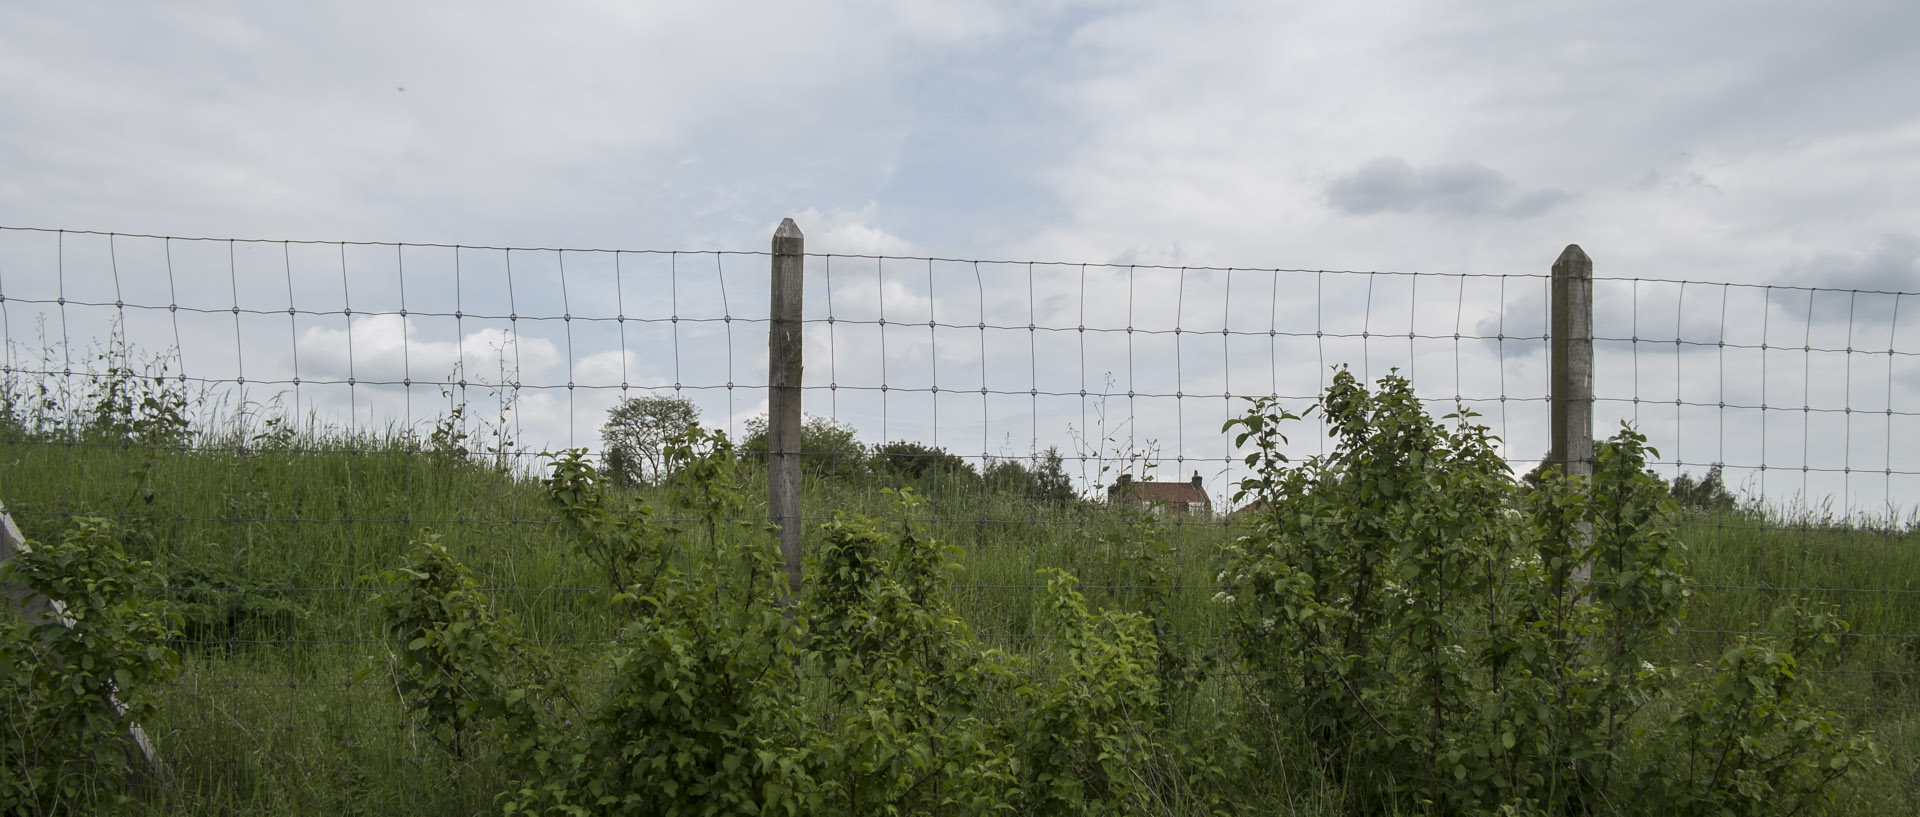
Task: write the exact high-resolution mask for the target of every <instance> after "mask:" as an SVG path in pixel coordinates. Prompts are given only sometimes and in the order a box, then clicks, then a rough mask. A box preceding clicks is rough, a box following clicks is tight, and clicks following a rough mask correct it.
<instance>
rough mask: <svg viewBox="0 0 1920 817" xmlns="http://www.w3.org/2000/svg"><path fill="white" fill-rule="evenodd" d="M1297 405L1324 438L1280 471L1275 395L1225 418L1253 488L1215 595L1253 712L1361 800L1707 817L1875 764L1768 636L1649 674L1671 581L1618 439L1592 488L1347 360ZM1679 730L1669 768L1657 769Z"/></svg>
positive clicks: (1667, 538)
mask: <svg viewBox="0 0 1920 817" xmlns="http://www.w3.org/2000/svg"><path fill="white" fill-rule="evenodd" d="M1315 409H1317V410H1320V411H1323V412H1324V414H1325V417H1326V420H1327V422H1328V424H1329V427H1330V433H1331V434H1332V435H1333V436H1334V437H1335V438H1336V442H1335V445H1334V447H1333V450H1332V452H1331V453H1329V454H1327V455H1326V456H1325V457H1315V458H1312V459H1309V460H1308V461H1306V462H1305V463H1302V464H1301V465H1300V466H1298V467H1287V460H1286V457H1285V456H1284V455H1283V454H1282V453H1281V451H1280V446H1281V445H1283V444H1284V443H1285V441H1286V440H1285V437H1284V436H1282V435H1281V433H1280V425H1281V423H1282V422H1284V421H1286V420H1290V419H1297V418H1296V417H1295V416H1294V415H1291V414H1288V413H1286V412H1284V411H1282V410H1280V409H1279V408H1278V407H1277V406H1275V405H1274V404H1273V402H1272V401H1269V400H1262V401H1258V402H1257V403H1256V405H1255V406H1254V409H1253V410H1252V411H1250V412H1249V413H1248V415H1247V416H1246V417H1244V418H1241V419H1238V420H1234V421H1232V422H1230V423H1229V424H1228V428H1235V427H1238V428H1240V429H1241V432H1240V433H1239V435H1238V436H1237V438H1236V439H1237V442H1238V443H1239V444H1241V445H1249V444H1250V445H1251V447H1252V449H1253V450H1252V453H1250V454H1249V455H1248V456H1247V463H1248V465H1250V466H1252V467H1253V468H1254V469H1255V474H1254V476H1252V477H1249V478H1248V479H1247V480H1245V481H1243V482H1242V484H1241V488H1240V497H1238V498H1239V499H1247V498H1254V499H1258V500H1261V501H1263V502H1264V503H1265V505H1264V508H1263V510H1262V511H1261V512H1260V514H1259V516H1258V518H1257V520H1256V521H1255V523H1254V526H1253V529H1252V532H1251V533H1249V534H1248V535H1246V536H1244V537H1241V538H1240V539H1239V540H1238V541H1237V542H1236V543H1235V544H1234V545H1233V547H1232V549H1231V552H1230V557H1229V563H1228V567H1227V569H1226V570H1225V571H1224V572H1223V573H1222V574H1221V576H1220V579H1221V583H1222V590H1221V592H1220V595H1219V596H1217V598H1218V599H1219V600H1220V601H1221V602H1223V603H1224V604H1226V605H1228V607H1229V608H1230V609H1231V611H1232V614H1233V616H1234V619H1235V622H1236V625H1235V627H1236V638H1235V646H1236V652H1237V655H1238V657H1239V659H1240V660H1241V661H1242V662H1244V663H1245V665H1246V667H1247V669H1248V670H1249V671H1250V672H1251V673H1252V675H1253V677H1254V678H1255V679H1256V684H1257V686H1256V689H1257V690H1258V691H1259V692H1260V694H1261V695H1262V696H1263V697H1264V699H1265V700H1264V704H1265V706H1266V707H1267V708H1269V709H1270V710H1271V711H1274V712H1276V713H1279V714H1280V715H1281V716H1282V717H1283V719H1284V720H1285V721H1286V722H1287V723H1290V724H1294V725H1296V726H1297V728H1298V730H1299V731H1300V732H1302V733H1304V734H1303V738H1304V739H1305V740H1306V741H1307V743H1308V745H1310V746H1313V747H1315V751H1316V752H1317V753H1318V756H1319V758H1320V762H1321V763H1322V764H1323V765H1324V766H1325V767H1326V768H1327V770H1328V773H1329V774H1330V775H1332V776H1333V777H1334V778H1335V779H1337V780H1345V781H1348V782H1350V783H1353V784H1357V785H1354V786H1352V787H1351V790H1354V791H1361V792H1378V793H1379V796H1380V798H1381V799H1380V802H1376V803H1373V804H1372V805H1368V806H1365V807H1367V808H1419V809H1422V810H1431V811H1434V812H1437V813H1443V814H1476V813H1482V812H1486V811H1491V810H1494V809H1496V808H1503V807H1504V808H1507V809H1511V810H1518V811H1522V812H1529V813H1544V814H1570V813H1596V812H1609V813H1611V812H1614V811H1615V810H1619V811H1620V812H1621V813H1640V811H1641V810H1643V809H1651V810H1654V811H1680V812H1690V810H1694V809H1699V810H1702V813H1705V812H1708V811H1712V810H1713V809H1715V808H1718V807H1719V806H1720V805H1726V804H1731V803H1739V804H1741V807H1742V808H1748V809H1751V808H1753V807H1754V806H1755V805H1756V804H1757V802H1758V800H1759V799H1760V798H1758V797H1756V796H1755V793H1756V792H1762V791H1764V792H1765V794H1766V795H1767V797H1768V798H1777V799H1773V800H1770V802H1775V803H1777V802H1791V803H1793V804H1796V806H1798V805H1800V804H1807V803H1814V802H1818V801H1819V800H1820V795H1821V792H1822V788H1823V787H1824V786H1825V785H1826V784H1828V783H1830V782H1831V781H1832V780H1834V779H1837V778H1839V777H1842V776H1844V775H1846V774H1848V773H1850V772H1851V771H1853V770H1854V769H1857V768H1858V767H1859V766H1860V765H1861V764H1862V763H1863V762H1866V761H1869V760H1870V759H1871V757H1872V754H1871V748H1870V747H1871V744H1870V743H1869V742H1867V741H1865V740H1864V739H1851V738H1848V739H1842V738H1840V737H1838V733H1837V731H1836V730H1835V727H1833V725H1832V721H1831V715H1830V713H1822V712H1820V711H1818V710H1817V708H1815V707H1813V706H1812V704H1811V700H1812V689H1811V686H1810V685H1811V681H1810V680H1809V676H1806V675H1804V674H1798V675H1796V674H1793V673H1791V672H1790V671H1788V670H1790V669H1791V668H1792V667H1793V666H1795V665H1796V663H1797V662H1796V660H1795V659H1794V658H1793V657H1792V655H1791V654H1790V653H1789V652H1788V651H1787V650H1786V649H1781V648H1779V647H1778V646H1775V645H1771V644H1770V643H1768V644H1760V643H1755V644H1749V645H1746V646H1744V647H1740V648H1736V650H1735V651H1732V652H1730V653H1729V654H1728V656H1727V657H1726V658H1724V659H1723V660H1722V666H1721V670H1720V674H1719V675H1718V676H1717V678H1718V679H1719V680H1716V681H1713V682H1710V686H1709V688H1710V689H1712V690H1715V694H1713V695H1702V694H1698V693H1689V692H1688V691H1687V690H1686V689H1685V688H1682V687H1679V686H1678V685H1676V683H1675V682H1676V679H1678V678H1679V677H1680V676H1679V673H1678V672H1677V671H1676V670H1675V669H1672V668H1666V667H1660V666H1656V665H1655V663H1654V660H1655V658H1656V657H1657V656H1658V655H1660V654H1661V652H1660V648H1661V646H1662V642H1663V641H1664V640H1665V639H1666V638H1667V637H1668V636H1670V635H1671V634H1673V633H1674V632H1675V631H1676V630H1677V629H1678V627H1679V623H1680V620H1681V615H1682V612H1683V607H1684V604H1685V601H1686V598H1687V596H1688V589H1687V582H1686V580H1685V579H1684V577H1683V576H1682V573H1681V563H1680V555H1681V554H1680V550H1681V545H1680V543H1679V540H1678V539H1677V537H1676V534H1675V528H1674V522H1673V520H1674V515H1675V513H1676V506H1675V503H1674V502H1673V500H1672V499H1671V498H1669V496H1668V492H1667V488H1666V486H1665V485H1664V484H1662V483H1661V482H1660V481H1659V480H1658V479H1657V478H1655V477H1653V476H1652V475H1650V474H1648V473H1647V472H1646V468H1645V456H1644V452H1645V451H1646V449H1645V438H1644V437H1642V436H1641V435H1639V434H1638V433H1637V432H1634V431H1633V430H1632V429H1630V428H1628V429H1623V430H1622V431H1621V433H1620V434H1618V435H1616V436H1615V437H1614V438H1613V439H1611V440H1609V441H1607V442H1606V443H1605V444H1604V445H1603V446H1602V447H1601V448H1600V450H1599V453H1598V463H1597V465H1596V467H1595V470H1594V476H1593V478H1592V480H1591V482H1590V483H1584V484H1583V481H1577V480H1569V479H1566V478H1563V477H1562V476H1560V474H1559V473H1558V471H1557V469H1548V470H1547V471H1546V472H1545V474H1544V475H1543V477H1542V479H1541V483H1540V487H1539V489H1538V490H1536V491H1533V492H1530V493H1525V494H1521V493H1520V492H1518V491H1517V489H1516V488H1515V486H1514V484H1513V483H1512V481H1511V480H1510V479H1508V477H1507V469H1506V465H1505V463H1504V462H1503V461H1502V460H1501V459H1500V458H1499V456H1498V455H1497V453H1496V451H1495V450H1494V447H1493V444H1492V443H1493V440H1492V438H1491V437H1489V436H1488V435H1487V432H1486V429H1485V428H1484V427H1483V426H1479V425H1475V424H1472V423H1471V422H1470V421H1471V418H1472V416H1473V415H1471V414H1470V413H1468V412H1465V411H1462V412H1460V413H1459V414H1456V415H1450V416H1449V419H1453V420H1456V422H1455V423H1453V424H1452V425H1451V426H1447V425H1442V424H1441V423H1438V422H1436V421H1434V420H1433V419H1432V418H1430V417H1429V416H1428V415H1427V414H1426V413H1425V412H1424V410H1422V408H1421V406H1420V403H1419V401H1418V400H1417V398H1416V397H1415V396H1414V393H1413V389H1412V386H1411V384H1410V383H1408V382H1407V381H1406V380H1405V379H1403V378H1400V377H1397V376H1393V375H1389V376H1387V377H1384V378H1382V379H1381V380H1380V381H1379V383H1378V389H1377V391H1375V392H1371V393H1370V392H1368V391H1367V389H1366V388H1365V387H1364V386H1362V385H1361V384H1359V383H1358V382H1356V380H1355V378H1354V377H1353V376H1352V374H1351V373H1349V372H1347V371H1345V370H1342V371H1340V372H1339V373H1338V374H1337V375H1336V376H1335V378H1334V383H1333V385H1332V387H1331V388H1330V389H1329V390H1328V392H1327V394H1326V396H1325V399H1324V400H1323V401H1322V402H1321V403H1320V404H1319V405H1318V406H1316V407H1315ZM1814 643H1816V642H1815V641H1806V640H1803V642H1802V643H1800V644H1797V645H1796V646H1798V647H1800V648H1801V651H1802V652H1803V653H1808V651H1807V650H1806V649H1805V648H1806V647H1808V646H1810V645H1812V644H1814ZM1816 657H1817V651H1815V652H1812V653H1808V654H1807V658H1809V659H1812V658H1816ZM1742 685H1745V686H1746V687H1751V688H1752V689H1753V690H1755V693H1754V695H1752V696H1748V695H1745V693H1740V694H1735V693H1733V692H1732V691H1731V690H1732V689H1733V688H1735V687H1741V686H1742ZM1729 696H1731V698H1729ZM1756 696H1757V697H1758V698H1761V699H1764V702H1763V703H1759V704H1754V703H1751V702H1750V699H1752V698H1754V697H1756ZM1661 713H1674V714H1669V715H1666V716H1665V718H1666V720H1665V721H1664V722H1662V721H1661V717H1662V715H1661ZM1782 713H1787V715H1783V714H1782ZM1787 716H1790V718H1791V719H1790V720H1786V721H1783V720H1782V718H1783V717H1787ZM1672 747H1685V752H1686V755H1685V756H1686V757H1687V758H1688V759H1690V761H1691V762H1689V763H1688V764H1685V765H1683V767H1682V768H1684V769H1687V770H1688V771H1684V772H1672V771H1666V770H1665V769H1666V764H1667V763H1669V762H1670V761H1671V758H1670V757H1669V756H1668V754H1667V752H1668V750H1669V749H1671V748H1672ZM1759 747H1767V748H1759ZM1735 748H1738V749H1739V751H1734V750H1735ZM1704 755H1711V756H1712V757H1714V758H1715V759H1716V760H1715V761H1714V762H1712V763H1708V764H1706V765H1708V766H1712V767H1713V769H1712V770H1711V771H1708V772H1701V771H1699V769H1700V766H1701V763H1699V762H1698V761H1697V759H1698V758H1699V757H1701V756H1704ZM1783 758H1792V760H1791V761H1790V765H1791V767H1792V770H1779V769H1775V768H1773V767H1774V766H1777V765H1779V764H1780V763H1782V762H1787V761H1783ZM1808 768H1823V769H1828V770H1831V772H1832V774H1831V775H1830V776H1826V777H1819V776H1816V775H1810V774H1805V773H1802V772H1803V770H1804V769H1808ZM1655 784H1657V785H1655ZM1653 791H1657V792H1659V794H1660V796H1661V797H1663V798H1665V799H1663V800H1652V799H1648V797H1649V794H1648V793H1649V792H1653ZM1716 804H1718V805H1716Z"/></svg>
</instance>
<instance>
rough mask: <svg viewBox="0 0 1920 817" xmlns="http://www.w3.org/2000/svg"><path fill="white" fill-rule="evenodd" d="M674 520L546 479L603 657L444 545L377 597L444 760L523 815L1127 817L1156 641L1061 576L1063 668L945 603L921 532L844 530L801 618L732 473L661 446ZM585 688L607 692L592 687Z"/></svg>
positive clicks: (696, 433) (943, 561) (1058, 610)
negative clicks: (510, 607) (1018, 816)
mask: <svg viewBox="0 0 1920 817" xmlns="http://www.w3.org/2000/svg"><path fill="white" fill-rule="evenodd" d="M667 463H668V469H667V471H668V473H667V476H666V478H665V480H664V481H663V483H662V485H661V486H660V487H661V489H662V493H661V495H660V501H661V502H662V503H663V504H664V505H665V506H666V507H665V509H654V508H652V507H650V506H648V505H646V504H644V503H642V502H641V501H640V500H639V499H637V498H636V497H635V496H634V495H632V494H630V493H626V492H622V491H616V490H611V489H610V486H609V485H607V483H606V481H605V480H604V479H603V478H602V477H601V476H600V475H599V473H598V472H597V471H596V469H594V468H593V466H592V465H591V464H590V463H588V462H587V461H586V460H585V454H584V452H582V451H568V452H562V453H560V454H559V455H557V456H556V457H555V459H554V463H553V469H552V475H551V476H550V478H549V479H548V480H547V481H546V485H547V489H548V493H549V496H550V498H551V499H552V500H553V501H554V503H555V505H556V506H558V508H559V510H560V513H561V517H562V519H563V521H564V524H565V525H566V526H567V527H568V529H569V530H571V531H572V533H573V541H574V543H575V545H576V547H577V548H578V550H579V553H580V555H581V556H583V557H584V558H586V559H587V560H588V561H591V562H592V563H594V564H595V565H598V566H599V567H600V568H601V570H602V571H603V572H604V574H605V575H606V577H607V579H608V582H609V589H608V591H607V592H606V593H605V594H604V600H605V603H607V604H608V605H610V607H611V609H612V611H613V612H614V613H615V615H617V616H618V617H619V619H620V620H621V621H622V622H623V624H622V626H621V629H620V633H619V636H618V638H616V639H615V640H614V642H613V644H612V645H611V646H610V647H609V648H608V649H607V650H606V651H605V652H604V653H603V654H600V655H597V656H588V657H586V658H585V660H584V661H581V662H572V663H567V662H560V661H556V660H554V659H553V658H551V657H550V656H548V655H547V654H546V653H545V652H543V651H542V650H541V649H540V648H539V646H538V645H537V644H535V643H532V642H531V641H529V640H528V639H525V638H523V637H522V636H520V635H519V633H518V630H517V628H516V626H515V625H514V624H513V621H512V619H511V618H510V617H508V616H505V615H502V614H499V613H496V612H495V611H494V610H493V609H492V606H491V604H489V603H488V600H487V599H486V598H485V596H484V594H482V593H481V592H480V590H479V589H478V587H477V585H476V583H475V581H474V580H473V579H472V578H471V576H469V575H468V574H467V572H466V570H465V568H463V567H461V566H460V565H459V564H458V563H457V562H455V561H454V560H453V559H452V558H451V557H450V556H448V554H447V553H446V551H445V550H444V549H442V548H441V547H440V546H439V545H438V544H437V543H436V542H435V541H433V540H432V539H431V538H427V539H424V540H422V541H421V542H419V543H418V544H417V545H416V548H415V550H414V552H413V553H412V554H411V555H410V556H409V557H408V562H407V564H406V565H405V566H403V567H402V568H401V569H399V570H397V571H394V572H393V573H390V574H388V577H387V578H388V581H389V583H390V585H391V586H392V587H393V589H392V590H391V591H389V593H388V594H387V596H386V600H385V606H386V611H387V617H386V621H387V626H388V628H389V630H390V632H391V633H392V635H394V636H395V637H396V639H397V640H399V641H400V642H401V643H402V644H404V645H405V646H404V648H403V649H402V650H400V651H398V652H397V653H396V655H395V656H394V661H393V668H394V674H395V682H396V689H397V691H398V692H399V694H400V698H401V700H402V701H403V703H405V704H406V705H407V706H408V708H409V709H411V710H413V711H414V712H415V713H417V715H418V716H419V717H421V718H422V719H423V720H424V721H425V722H426V724H427V725H428V728H429V730H430V731H431V732H432V734H434V735H435V736H436V737H438V738H439V739H440V741H441V742H442V744H443V745H444V746H445V747H446V749H447V750H448V751H449V752H451V753H454V754H455V755H456V756H458V757H461V758H463V759H467V760H471V761H474V762H496V763H499V764H500V765H501V766H503V767H505V768H506V769H507V770H508V771H509V773H510V775H511V778H510V779H511V782H510V784H509V785H508V786H507V787H506V790H505V791H504V792H503V793H502V794H501V795H500V800H501V802H502V804H503V807H504V810H505V812H506V813H508V814H523V813H524V814H569V815H599V814H713V813H728V814H733V813H753V814H820V813H826V814H862V815H864V814H876V813H879V814H985V813H996V812H1003V811H1014V810H1017V811H1018V812H1019V813H1030V814H1061V815H1067V814H1074V815H1077V814H1087V813H1130V812H1133V811H1138V810H1140V809H1141V808H1143V807H1144V806H1145V804H1146V799H1145V798H1147V797H1148V796H1149V795H1148V793H1147V792H1145V791H1144V786H1143V785H1142V783H1141V776H1140V775H1139V774H1137V773H1136V771H1137V767H1139V766H1141V765H1143V764H1145V763H1147V762H1148V761H1149V760H1150V753H1151V751H1152V750H1153V749H1154V744H1153V742H1152V741H1151V740H1149V738H1148V737H1147V734H1148V732H1147V729H1146V727H1147V726H1148V725H1149V724H1150V723H1151V721H1152V720H1153V718H1154V715H1155V714H1156V713H1157V712H1159V711H1160V706H1159V702H1158V699H1157V697H1156V696H1157V691H1158V686H1157V683H1156V680H1155V677H1154V673H1155V667H1156V662H1157V660H1158V655H1159V652H1158V650H1157V647H1156V645H1155V643H1154V639H1153V633H1152V631H1151V628H1150V627H1149V626H1148V625H1147V623H1146V620H1145V619H1144V618H1142V617H1141V616H1139V615H1137V614H1130V613H1122V612H1118V611H1104V612H1099V613H1095V612H1091V611H1089V610H1088V609H1087V608H1086V604H1085V600H1084V599H1083V598H1082V597H1081V596H1080V594H1079V593H1078V592H1077V591H1076V590H1075V589H1074V586H1073V582H1072V579H1071V578H1070V577H1067V576H1065V575H1064V574H1049V576H1048V600H1049V602H1048V609H1049V610H1051V611H1052V612H1053V614H1054V615H1052V616H1051V617H1050V622H1051V626H1052V627H1053V628H1054V629H1053V630H1052V631H1051V632H1050V635H1051V636H1052V637H1054V638H1056V639H1057V640H1059V641H1060V642H1061V643H1062V644H1064V645H1065V647H1064V648H1063V649H1060V650H1055V651H1053V652H1052V654H1051V657H1049V658H1047V659H1045V660H1020V659H1016V658H1014V657H1011V656H1008V655H1006V654H1003V653H1001V652H999V651H996V650H993V649H989V648H986V647H984V646H983V645H981V644H980V643H979V641H978V640H977V639H976V638H975V636H974V635H973V633H972V632H971V630H970V629H969V628H968V627H967V625H966V624H965V622H964V621H962V620H961V619H960V618H959V616H958V615H957V614H956V613H955V612H954V609H953V607H952V604H951V603H950V602H949V601H948V600H947V598H946V594H947V590H948V588H949V586H950V584H951V581H952V577H953V574H954V572H955V571H956V569H957V568H956V567H955V565H954V564H953V563H952V561H951V560H950V555H951V554H950V551H949V549H948V548H947V546H945V545H943V544H941V543H939V542H938V541H935V540H931V539H928V538H927V537H925V536H924V535H923V534H922V533H921V532H920V531H919V530H918V529H917V528H915V527H914V526H913V524H912V523H911V522H910V521H906V520H909V519H910V518H911V517H912V516H913V508H914V506H915V504H916V503H917V501H918V500H917V499H916V498H915V497H913V496H912V495H911V494H910V493H905V492H903V493H902V494H901V496H900V501H899V502H898V503H897V507H898V510H899V515H900V517H901V519H902V521H901V522H900V523H899V524H898V525H897V526H889V525H884V524H881V523H877V522H874V521H872V520H868V519H864V518H861V517H857V516H842V517H840V518H838V519H836V520H835V521H833V522H831V523H828V524H827V525H825V526H824V528H823V529H822V530H821V532H820V537H819V540H818V541H819V545H818V550H817V552H816V554H815V555H814V559H813V565H812V569H811V572H810V574H809V575H811V576H812V577H813V579H812V581H811V583H810V585H809V587H808V588H807V589H806V590H805V591H804V592H803V595H802V596H801V597H800V599H799V600H798V601H797V602H795V601H793V600H789V599H785V598H783V596H782V594H781V589H782V587H783V583H782V582H779V581H778V579H779V578H780V577H781V576H783V575H784V574H783V572H782V571H781V562H780V556H779V552H778V547H777V544H776V542H775V539H774V537H773V536H772V535H771V529H770V528H769V526H767V525H766V524H765V523H764V522H750V521H745V517H746V515H747V514H746V507H745V500H744V498H743V496H742V495H741V493H740V492H739V490H738V489H737V479H738V474H737V473H736V470H735V466H736V461H735V459H734V455H733V450H732V447H731V446H730V444H729V443H728V441H727V439H726V437H725V436H724V435H721V434H719V433H718V432H712V431H706V430H703V429H699V428H697V427H696V428H694V429H691V430H690V431H689V432H688V433H687V434H685V435H683V436H681V437H679V438H677V439H676V440H675V441H673V442H672V443H670V444H669V445H668V446H667ZM582 664H590V665H592V666H594V667H595V669H594V670H593V671H591V672H589V673H587V677H592V678H595V679H606V680H596V681H594V682H593V685H592V689H593V690H595V691H593V692H583V691H582V690H584V689H587V688H588V687H586V686H584V685H583V682H582V681H580V680H577V679H576V678H575V677H574V675H575V673H574V670H575V669H578V668H579V667H580V666H581V665H582Z"/></svg>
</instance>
